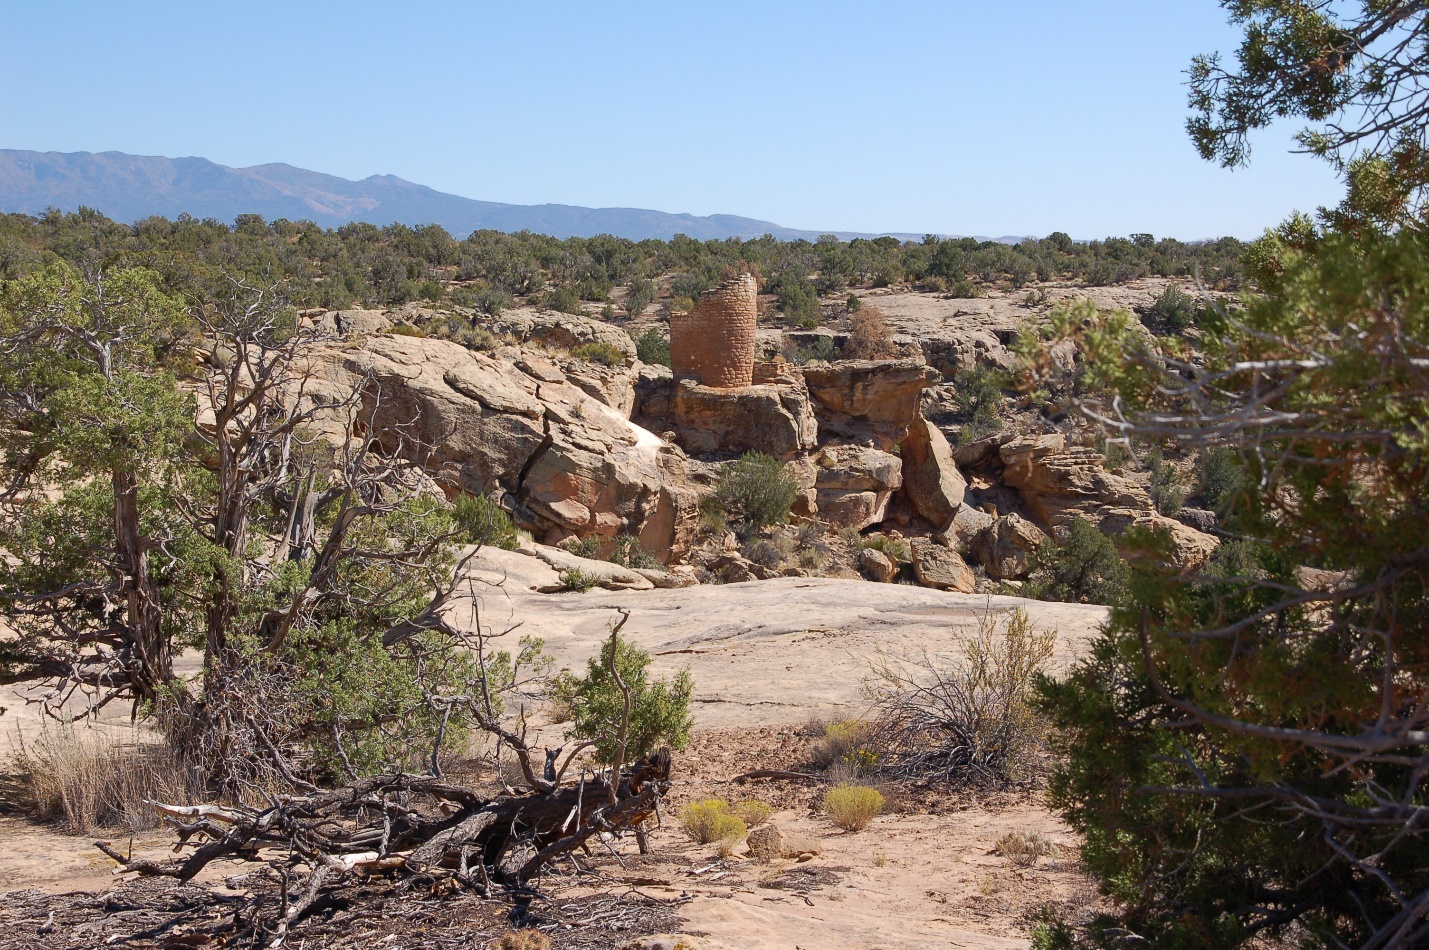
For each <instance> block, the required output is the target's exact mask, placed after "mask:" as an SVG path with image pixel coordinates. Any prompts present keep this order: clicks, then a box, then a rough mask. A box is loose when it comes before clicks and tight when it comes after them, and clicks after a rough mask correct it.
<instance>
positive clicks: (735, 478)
mask: <svg viewBox="0 0 1429 950" xmlns="http://www.w3.org/2000/svg"><path fill="white" fill-rule="evenodd" d="M798 494H799V486H798V484H797V483H796V482H795V481H794V479H793V477H792V476H791V475H790V474H789V473H788V472H786V471H785V470H784V466H783V465H782V464H781V463H780V462H779V460H778V459H776V458H774V457H773V456H770V455H765V454H764V453H763V452H746V453H744V455H742V456H740V457H739V458H738V459H737V460H735V461H734V462H731V463H729V464H727V465H725V466H724V467H723V468H721V469H720V473H719V481H718V482H717V483H716V485H715V490H714V492H713V493H712V494H710V495H706V496H705V497H704V498H703V499H702V500H701V502H700V507H701V510H702V511H703V512H704V513H705V514H706V515H707V516H709V517H711V518H714V519H717V520H719V521H722V522H723V523H725V524H728V525H730V526H731V527H733V528H734V529H735V533H736V534H738V535H739V536H740V537H742V538H746V539H747V538H750V537H752V536H754V535H755V534H758V532H759V531H760V530H761V529H763V528H767V527H772V526H774V525H780V524H783V523H784V522H785V521H787V520H788V519H789V512H790V510H792V509H793V507H794V499H795V498H796V497H798Z"/></svg>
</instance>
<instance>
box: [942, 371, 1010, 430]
mask: <svg viewBox="0 0 1429 950" xmlns="http://www.w3.org/2000/svg"><path fill="white" fill-rule="evenodd" d="M1005 382H1006V380H1005V379H1004V377H1003V374H1002V373H1000V372H999V371H997V370H995V369H989V368H988V367H986V366H975V367H973V368H972V369H960V370H958V371H957V373H955V374H954V376H953V421H956V422H960V423H962V426H961V427H960V429H959V430H958V442H959V443H960V444H964V445H965V444H967V443H969V442H976V441H977V440H978V439H981V438H983V437H984V436H988V435H992V434H993V433H994V432H998V431H1000V430H1001V429H1002V414H1001V412H1000V409H1001V406H1002V387H1003V385H1004V383H1005Z"/></svg>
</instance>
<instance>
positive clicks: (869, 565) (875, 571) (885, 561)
mask: <svg viewBox="0 0 1429 950" xmlns="http://www.w3.org/2000/svg"><path fill="white" fill-rule="evenodd" d="M858 566H859V570H861V571H863V573H864V574H866V575H867V576H868V578H869V579H870V580H874V581H877V582H879V583H880V584H888V583H890V582H892V580H893V578H895V577H897V576H898V565H896V564H894V563H893V560H892V558H890V557H889V556H888V555H886V554H884V553H883V552H882V551H880V550H878V549H877V548H864V549H863V550H861V551H859V552H858Z"/></svg>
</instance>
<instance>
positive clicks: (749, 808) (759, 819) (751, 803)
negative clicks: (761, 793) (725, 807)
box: [734, 798, 774, 828]
mask: <svg viewBox="0 0 1429 950" xmlns="http://www.w3.org/2000/svg"><path fill="white" fill-rule="evenodd" d="M734 813H735V814H736V815H738V816H739V817H740V819H741V820H743V821H744V823H745V824H746V825H748V826H749V827H750V828H758V827H759V826H760V825H762V824H764V823H765V822H766V821H768V820H769V816H770V815H772V814H774V809H773V808H771V807H770V805H769V803H768V802H761V801H760V800H759V799H757V798H751V799H749V800H748V801H743V802H740V803H738V804H737V805H735V806H734Z"/></svg>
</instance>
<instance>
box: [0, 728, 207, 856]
mask: <svg viewBox="0 0 1429 950" xmlns="http://www.w3.org/2000/svg"><path fill="white" fill-rule="evenodd" d="M14 767H15V769H16V771H17V772H18V773H19V774H20V775H21V777H22V780H23V783H24V791H25V795H26V797H27V799H28V801H27V804H28V806H29V808H30V812H31V814H33V815H34V816H35V817H36V818H39V819H40V820H41V821H56V822H59V823H60V824H61V825H62V826H63V827H64V829H65V831H67V832H68V833H70V834H74V835H83V834H88V833H89V832H91V831H92V830H94V829H96V828H101V827H109V828H123V829H124V830H127V831H130V832H135V831H147V830H150V829H153V828H156V827H158V826H159V824H160V817H161V816H160V815H159V814H158V813H157V812H156V811H154V809H153V808H152V807H150V805H149V802H151V801H165V802H169V801H180V802H183V801H193V800H195V799H198V800H201V799H203V798H205V797H206V795H207V788H206V784H205V776H204V773H203V771H202V769H201V768H199V767H197V764H196V763H194V762H191V761H188V760H186V759H185V758H184V756H182V755H181V754H179V753H178V752H176V751H175V750H174V749H173V748H171V747H170V746H168V745H166V744H164V743H162V742H154V741H152V740H151V739H149V738H148V737H146V736H144V735H143V734H142V733H140V732H139V731H138V730H137V729H134V730H130V731H129V732H127V733H123V734H120V735H114V734H112V733H109V732H105V731H100V730H98V729H94V728H87V727H84V726H78V727H76V726H75V725H73V724H68V723H64V724H61V723H44V724H43V726H42V728H41V730H40V731H39V732H38V733H37V734H35V735H33V736H32V737H30V738H28V739H27V738H24V737H23V735H22V736H21V739H20V742H19V749H18V751H17V753H16V756H15V761H14Z"/></svg>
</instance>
